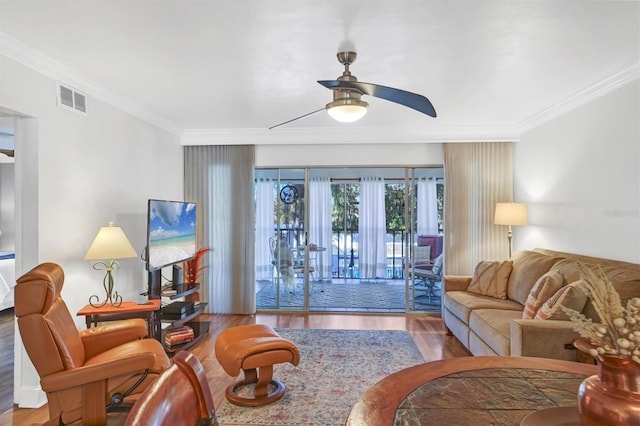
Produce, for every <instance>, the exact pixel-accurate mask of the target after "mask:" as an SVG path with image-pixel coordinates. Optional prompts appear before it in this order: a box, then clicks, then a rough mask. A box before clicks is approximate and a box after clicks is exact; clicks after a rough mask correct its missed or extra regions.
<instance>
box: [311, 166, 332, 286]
mask: <svg viewBox="0 0 640 426" xmlns="http://www.w3.org/2000/svg"><path fill="white" fill-rule="evenodd" d="M332 214H333V210H332V197H331V180H330V179H329V178H328V177H314V178H311V180H310V181H309V243H310V244H311V243H312V244H315V245H317V246H318V247H325V248H326V250H325V251H319V252H316V253H314V254H313V255H314V256H315V264H313V266H314V268H315V272H314V275H315V278H316V279H323V280H327V279H331V266H332V265H331V254H332V253H331V252H332V250H331V247H332V237H333V234H332V231H331V218H332ZM310 256H311V254H310Z"/></svg>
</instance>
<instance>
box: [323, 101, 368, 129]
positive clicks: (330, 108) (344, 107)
mask: <svg viewBox="0 0 640 426" xmlns="http://www.w3.org/2000/svg"><path fill="white" fill-rule="evenodd" d="M368 106H369V104H368V103H366V102H364V101H361V100H358V99H351V98H343V99H338V100H335V101H333V102H331V103H328V104H327V112H328V113H329V115H330V116H331V118H333V119H334V120H336V121H340V122H342V123H353V122H354V121H358V120H360V119H361V118H362V117H364V115H365V114H366V113H367V107H368Z"/></svg>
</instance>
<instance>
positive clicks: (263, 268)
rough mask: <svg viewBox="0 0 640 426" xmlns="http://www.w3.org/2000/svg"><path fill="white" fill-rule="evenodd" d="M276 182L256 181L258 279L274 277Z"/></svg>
mask: <svg viewBox="0 0 640 426" xmlns="http://www.w3.org/2000/svg"><path fill="white" fill-rule="evenodd" d="M274 190H275V182H274V181H272V180H271V179H260V180H258V181H257V182H256V248H255V253H256V279H258V280H272V279H273V267H274V264H273V263H272V261H273V259H271V249H270V244H269V238H271V237H272V236H273V235H274V234H273V229H274V223H273V222H274V221H273V211H274V207H275V202H274Z"/></svg>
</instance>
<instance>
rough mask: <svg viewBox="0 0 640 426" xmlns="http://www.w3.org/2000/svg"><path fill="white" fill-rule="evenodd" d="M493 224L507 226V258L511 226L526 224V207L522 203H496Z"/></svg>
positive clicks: (511, 234) (511, 235) (511, 236)
mask: <svg viewBox="0 0 640 426" xmlns="http://www.w3.org/2000/svg"><path fill="white" fill-rule="evenodd" d="M493 223H494V224H495V225H508V226H509V231H508V232H507V239H508V240H509V257H511V242H512V239H513V232H512V231H511V226H519V225H526V224H527V205H526V204H524V203H497V204H496V214H495V217H494V219H493Z"/></svg>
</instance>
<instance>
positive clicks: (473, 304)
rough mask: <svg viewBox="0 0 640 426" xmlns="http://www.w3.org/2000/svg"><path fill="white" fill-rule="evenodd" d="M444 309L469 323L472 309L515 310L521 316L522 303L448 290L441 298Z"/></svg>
mask: <svg viewBox="0 0 640 426" xmlns="http://www.w3.org/2000/svg"><path fill="white" fill-rule="evenodd" d="M442 305H443V306H444V309H448V310H449V312H451V313H452V314H453V315H455V316H456V317H458V318H459V319H460V320H462V321H463V322H464V323H465V324H469V316H470V315H471V311H472V310H474V309H504V310H508V311H516V312H517V313H518V318H521V317H522V309H523V308H522V305H520V304H519V303H516V302H514V301H513V300H509V299H496V298H495V297H490V296H483V295H480V294H475V293H469V292H467V291H448V292H446V293H445V294H444V298H443V299H442Z"/></svg>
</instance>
